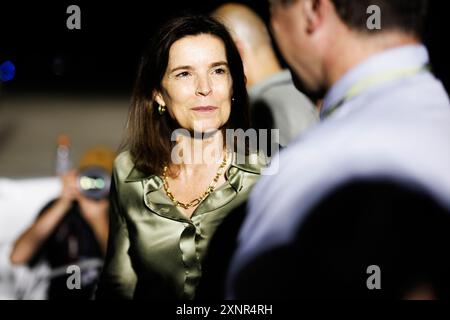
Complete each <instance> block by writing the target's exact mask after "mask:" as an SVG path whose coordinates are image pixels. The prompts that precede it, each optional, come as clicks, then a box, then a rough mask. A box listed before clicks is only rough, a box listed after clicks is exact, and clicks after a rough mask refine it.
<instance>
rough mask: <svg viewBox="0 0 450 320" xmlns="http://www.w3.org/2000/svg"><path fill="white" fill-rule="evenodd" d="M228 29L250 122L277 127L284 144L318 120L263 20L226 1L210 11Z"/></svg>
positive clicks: (270, 127)
mask: <svg viewBox="0 0 450 320" xmlns="http://www.w3.org/2000/svg"><path fill="white" fill-rule="evenodd" d="M212 16H213V17H215V18H217V19H219V21H221V22H222V23H224V24H225V25H226V26H227V28H228V29H229V31H230V34H231V35H232V37H233V40H234V41H235V43H236V46H237V48H238V50H239V53H240V55H241V57H242V62H243V64H244V70H245V76H246V79H247V88H248V94H249V98H250V112H251V117H252V126H253V127H254V128H256V129H268V130H270V129H278V130H279V144H280V145H281V146H286V145H287V144H288V143H289V142H290V141H292V140H293V139H294V138H295V137H296V136H298V135H301V134H302V133H303V132H304V131H306V130H307V129H309V128H310V127H311V126H312V125H314V124H315V123H316V122H317V121H318V120H319V115H318V112H317V110H316V108H315V106H314V105H313V103H312V102H311V101H310V99H309V98H308V97H306V96H305V95H304V94H303V93H302V92H300V91H298V90H297V89H296V88H295V86H294V83H293V81H292V76H291V73H290V71H289V70H287V69H283V68H282V66H281V64H280V62H279V61H278V58H277V56H276V54H275V50H274V48H273V46H272V42H271V38H270V35H269V32H268V30H267V28H266V25H265V24H264V21H263V20H262V19H261V18H260V17H259V16H258V15H257V14H256V13H255V12H254V11H252V10H251V9H250V8H248V7H247V6H245V5H242V4H238V3H226V4H224V5H222V6H220V7H218V8H217V9H216V10H214V11H213V12H212Z"/></svg>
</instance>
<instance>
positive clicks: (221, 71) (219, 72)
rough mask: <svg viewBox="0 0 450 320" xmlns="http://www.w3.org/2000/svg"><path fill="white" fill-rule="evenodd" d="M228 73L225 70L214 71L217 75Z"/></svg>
mask: <svg viewBox="0 0 450 320" xmlns="http://www.w3.org/2000/svg"><path fill="white" fill-rule="evenodd" d="M226 72H227V71H226V70H225V69H224V68H218V69H215V70H214V73H217V74H224V73H226Z"/></svg>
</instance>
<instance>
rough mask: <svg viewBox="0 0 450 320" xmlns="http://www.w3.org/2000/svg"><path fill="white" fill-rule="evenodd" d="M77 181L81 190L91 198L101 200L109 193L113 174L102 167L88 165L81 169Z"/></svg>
mask: <svg viewBox="0 0 450 320" xmlns="http://www.w3.org/2000/svg"><path fill="white" fill-rule="evenodd" d="M77 182H78V189H79V190H80V192H81V193H82V194H83V195H84V196H85V197H87V198H89V199H92V200H100V199H105V198H107V197H108V195H109V189H110V187H111V176H110V173H109V172H107V171H106V170H105V169H103V168H101V167H88V168H85V169H83V170H81V171H80V173H79V175H78V179H77Z"/></svg>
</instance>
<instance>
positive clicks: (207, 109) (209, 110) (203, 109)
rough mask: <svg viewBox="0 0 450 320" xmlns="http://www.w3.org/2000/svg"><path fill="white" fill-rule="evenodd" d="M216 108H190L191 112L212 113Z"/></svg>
mask: <svg viewBox="0 0 450 320" xmlns="http://www.w3.org/2000/svg"><path fill="white" fill-rule="evenodd" d="M217 109H218V108H217V107H214V106H199V107H194V108H191V110H194V111H197V112H213V111H215V110H217Z"/></svg>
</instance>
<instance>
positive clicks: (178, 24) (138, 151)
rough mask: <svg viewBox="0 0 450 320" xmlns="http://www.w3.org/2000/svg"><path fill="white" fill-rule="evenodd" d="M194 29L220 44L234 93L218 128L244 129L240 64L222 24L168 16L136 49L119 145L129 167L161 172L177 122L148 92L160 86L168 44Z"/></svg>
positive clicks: (246, 112)
mask: <svg viewBox="0 0 450 320" xmlns="http://www.w3.org/2000/svg"><path fill="white" fill-rule="evenodd" d="M200 34H210V35H213V36H216V37H218V38H220V39H221V40H222V42H223V43H224V46H225V51H226V56H227V60H228V65H229V69H230V74H231V77H232V80H233V88H232V90H233V91H232V92H233V98H234V99H233V102H232V105H231V113H230V118H229V119H228V121H227V123H226V124H225V125H224V128H223V129H238V128H241V129H243V130H247V129H248V128H249V126H250V124H249V118H250V117H249V112H250V111H249V102H248V94H247V90H246V83H245V82H246V80H245V75H244V68H243V64H242V60H241V57H240V55H239V51H238V49H237V48H236V46H235V44H234V42H233V39H232V38H231V36H230V34H229V33H228V31H227V29H226V28H225V26H224V25H223V24H221V23H220V22H218V21H217V20H215V19H214V18H211V17H209V16H206V15H193V14H184V15H182V16H178V17H175V18H172V19H170V20H169V21H167V22H166V23H165V24H163V25H162V26H161V27H160V28H159V29H158V31H157V32H156V34H155V36H154V37H153V38H152V39H151V40H150V42H149V44H148V46H147V48H146V49H145V50H144V53H143V55H142V58H141V62H140V66H139V71H138V75H137V79H136V83H135V86H134V90H133V96H132V101H131V107H130V112H129V116H128V123H127V129H128V134H127V137H126V140H125V141H124V143H123V145H122V149H123V148H128V149H129V151H130V153H131V156H132V158H133V161H134V164H135V167H136V168H137V169H138V170H140V171H142V172H144V173H147V174H161V173H162V169H163V167H164V166H165V165H168V164H170V155H171V151H172V147H173V142H172V141H171V135H172V132H173V130H175V129H177V126H178V125H177V124H176V123H175V121H174V120H173V119H171V117H170V116H169V115H168V113H167V112H166V113H164V114H163V115H160V114H159V113H158V104H157V102H156V101H155V100H154V96H153V94H154V92H155V90H158V91H160V90H161V89H162V88H161V82H162V79H163V77H164V74H165V71H166V68H167V64H168V60H169V51H170V48H171V47H172V45H173V44H174V43H175V42H176V41H177V40H179V39H182V38H184V37H186V36H194V35H200ZM224 137H225V135H224Z"/></svg>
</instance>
